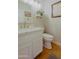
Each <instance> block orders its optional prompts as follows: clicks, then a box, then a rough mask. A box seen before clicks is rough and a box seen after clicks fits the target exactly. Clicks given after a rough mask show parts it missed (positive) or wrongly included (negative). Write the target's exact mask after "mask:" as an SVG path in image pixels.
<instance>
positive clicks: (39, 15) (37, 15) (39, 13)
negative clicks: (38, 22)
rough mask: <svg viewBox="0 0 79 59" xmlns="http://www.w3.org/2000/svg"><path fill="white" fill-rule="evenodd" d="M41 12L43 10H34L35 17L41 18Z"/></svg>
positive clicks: (42, 12)
mask: <svg viewBox="0 0 79 59" xmlns="http://www.w3.org/2000/svg"><path fill="white" fill-rule="evenodd" d="M43 14H44V11H43V10H38V11H37V12H36V18H39V19H41V18H42V16H43Z"/></svg>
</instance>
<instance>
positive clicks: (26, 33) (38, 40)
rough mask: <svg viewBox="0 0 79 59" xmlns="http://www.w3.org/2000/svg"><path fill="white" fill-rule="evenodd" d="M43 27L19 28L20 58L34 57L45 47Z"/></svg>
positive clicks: (32, 58)
mask: <svg viewBox="0 0 79 59" xmlns="http://www.w3.org/2000/svg"><path fill="white" fill-rule="evenodd" d="M43 30H44V29H43V28H29V29H19V31H18V58H19V59H34V58H35V57H36V56H37V55H38V54H39V53H40V52H42V49H43V40H42V33H43Z"/></svg>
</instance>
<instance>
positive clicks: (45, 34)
mask: <svg viewBox="0 0 79 59" xmlns="http://www.w3.org/2000/svg"><path fill="white" fill-rule="evenodd" d="M43 38H44V39H53V36H52V35H50V34H47V33H44V34H43Z"/></svg>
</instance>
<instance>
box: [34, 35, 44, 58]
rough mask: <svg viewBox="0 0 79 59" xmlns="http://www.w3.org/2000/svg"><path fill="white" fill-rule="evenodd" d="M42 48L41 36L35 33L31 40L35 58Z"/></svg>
mask: <svg viewBox="0 0 79 59" xmlns="http://www.w3.org/2000/svg"><path fill="white" fill-rule="evenodd" d="M42 48H43V40H42V36H41V35H40V34H38V35H35V38H34V40H33V57H34V58H35V57H36V56H37V55H38V54H39V53H40V52H41V51H42Z"/></svg>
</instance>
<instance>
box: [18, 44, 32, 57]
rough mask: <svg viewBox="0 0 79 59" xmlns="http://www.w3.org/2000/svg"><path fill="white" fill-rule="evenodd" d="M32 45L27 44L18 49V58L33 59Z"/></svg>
mask: <svg viewBox="0 0 79 59" xmlns="http://www.w3.org/2000/svg"><path fill="white" fill-rule="evenodd" d="M31 46H32V45H28V46H26V47H23V48H21V49H19V50H18V56H19V59H33V56H32V47H31Z"/></svg>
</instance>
